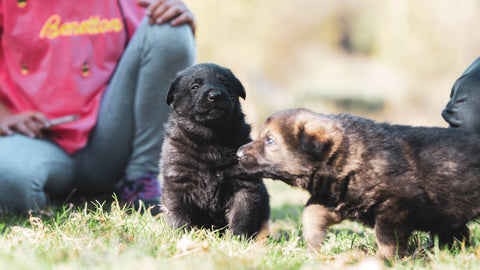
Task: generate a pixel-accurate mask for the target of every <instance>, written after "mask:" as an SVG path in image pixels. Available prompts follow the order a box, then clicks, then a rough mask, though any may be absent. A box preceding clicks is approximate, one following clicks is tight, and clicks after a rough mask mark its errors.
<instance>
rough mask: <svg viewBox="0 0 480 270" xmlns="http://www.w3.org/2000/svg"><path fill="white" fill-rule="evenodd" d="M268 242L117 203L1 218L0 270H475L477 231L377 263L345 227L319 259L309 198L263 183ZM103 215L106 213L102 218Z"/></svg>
mask: <svg viewBox="0 0 480 270" xmlns="http://www.w3.org/2000/svg"><path fill="white" fill-rule="evenodd" d="M267 184H268V189H269V191H270V194H271V206H272V214H271V220H270V228H271V234H272V235H271V237H270V238H268V239H267V240H265V241H259V242H254V241H240V240H238V239H235V238H233V237H231V236H229V235H224V236H220V235H219V234H218V233H217V232H215V231H207V230H195V231H192V232H189V233H180V232H174V231H172V230H170V229H169V228H168V226H167V225H166V224H165V222H164V220H163V217H161V216H157V217H152V216H150V215H140V214H138V213H135V212H134V213H131V214H127V211H126V210H125V209H123V208H121V207H120V206H118V204H117V203H115V202H114V203H113V204H111V205H110V204H108V205H107V204H100V203H97V204H96V205H91V206H89V207H86V206H84V205H82V206H63V207H52V208H50V209H47V210H45V211H42V212H39V213H35V214H31V215H30V216H27V217H25V216H18V215H17V216H16V215H12V214H9V213H2V214H1V215H0V231H1V236H0V269H138V270H140V269H175V270H181V269H349V268H351V269H360V268H361V269H384V268H390V267H392V268H394V269H418V268H426V269H455V268H456V269H459V268H461V269H474V268H477V269H478V268H480V246H479V242H480V241H479V239H480V226H479V225H478V224H477V223H472V224H470V228H471V229H472V236H473V238H474V241H473V245H472V246H470V247H463V248H462V247H461V245H460V247H458V248H457V249H454V250H439V249H438V248H437V247H436V246H435V245H434V247H432V248H426V246H427V245H428V243H429V239H428V237H427V234H425V233H415V234H414V235H413V236H412V238H411V241H410V245H409V255H410V256H409V257H407V258H406V259H404V260H402V261H396V262H383V261H378V260H376V258H375V250H376V247H375V237H374V235H373V232H372V230H371V229H368V228H365V227H363V226H361V225H359V224H358V223H355V222H343V223H341V224H338V225H336V226H333V227H332V228H331V229H330V230H329V234H328V236H327V239H326V241H325V243H324V245H323V248H322V250H321V251H320V252H319V253H316V252H313V251H311V250H309V249H307V248H306V246H305V243H304V241H303V239H302V237H301V228H302V226H301V223H300V219H301V218H300V217H301V212H302V208H303V206H302V205H303V203H304V202H305V200H306V198H307V196H306V194H305V193H303V192H301V191H298V190H293V189H291V188H289V187H287V186H286V185H284V184H283V183H281V182H273V181H267ZM106 209H108V210H106Z"/></svg>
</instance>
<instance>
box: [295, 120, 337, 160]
mask: <svg viewBox="0 0 480 270" xmlns="http://www.w3.org/2000/svg"><path fill="white" fill-rule="evenodd" d="M298 137H299V140H300V146H301V148H302V150H303V151H305V152H307V153H310V154H314V155H316V156H317V155H321V154H327V153H328V152H329V151H330V149H331V148H332V144H333V142H332V141H331V140H330V139H329V136H328V134H327V131H326V130H325V128H323V127H321V126H320V125H315V124H311V123H305V124H303V125H301V126H300V127H299V134H298Z"/></svg>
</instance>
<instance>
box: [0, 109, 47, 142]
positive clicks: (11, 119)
mask: <svg viewBox="0 0 480 270" xmlns="http://www.w3.org/2000/svg"><path fill="white" fill-rule="evenodd" d="M49 126H50V124H49V121H48V119H47V118H46V117H45V116H44V115H43V114H42V113H40V112H24V113H19V114H13V113H12V112H11V111H10V110H9V109H8V108H7V106H6V105H5V104H3V103H2V102H1V101H0V135H2V136H3V135H5V136H10V135H13V134H14V133H21V134H23V135H26V136H28V137H31V138H40V137H43V131H44V129H46V128H48V127H49Z"/></svg>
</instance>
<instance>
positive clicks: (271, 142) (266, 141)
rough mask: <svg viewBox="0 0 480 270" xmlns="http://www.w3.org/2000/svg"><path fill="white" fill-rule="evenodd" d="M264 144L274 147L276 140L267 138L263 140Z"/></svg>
mask: <svg viewBox="0 0 480 270" xmlns="http://www.w3.org/2000/svg"><path fill="white" fill-rule="evenodd" d="M263 143H264V144H265V145H272V144H275V140H274V139H272V137H265V139H263Z"/></svg>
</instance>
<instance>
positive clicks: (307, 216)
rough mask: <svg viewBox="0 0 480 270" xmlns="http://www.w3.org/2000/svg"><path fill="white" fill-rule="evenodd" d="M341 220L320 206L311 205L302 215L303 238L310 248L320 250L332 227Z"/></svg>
mask: <svg viewBox="0 0 480 270" xmlns="http://www.w3.org/2000/svg"><path fill="white" fill-rule="evenodd" d="M340 221H342V220H341V218H340V217H339V216H338V215H336V214H335V213H333V212H330V211H328V209H327V208H326V207H324V206H321V205H319V204H311V205H308V206H306V207H305V209H304V210H303V215H302V224H303V237H304V238H305V241H306V242H307V244H308V246H309V247H311V248H313V249H319V248H320V245H321V244H322V243H323V240H324V239H325V236H326V234H327V233H326V231H327V228H328V227H329V226H330V225H333V224H336V223H339V222H340Z"/></svg>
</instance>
